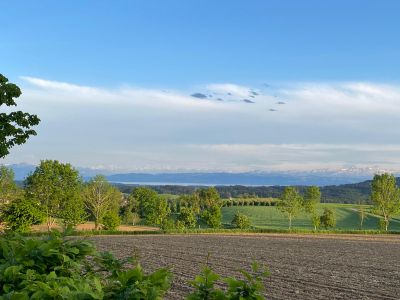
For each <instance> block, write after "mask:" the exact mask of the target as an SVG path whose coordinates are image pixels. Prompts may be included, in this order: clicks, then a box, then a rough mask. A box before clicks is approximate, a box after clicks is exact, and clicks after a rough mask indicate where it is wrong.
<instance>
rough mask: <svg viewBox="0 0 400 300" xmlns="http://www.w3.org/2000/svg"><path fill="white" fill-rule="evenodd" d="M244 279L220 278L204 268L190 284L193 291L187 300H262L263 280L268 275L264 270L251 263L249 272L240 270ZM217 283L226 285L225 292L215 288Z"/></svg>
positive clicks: (208, 268) (207, 268)
mask: <svg viewBox="0 0 400 300" xmlns="http://www.w3.org/2000/svg"><path fill="white" fill-rule="evenodd" d="M240 273H242V276H243V278H244V279H236V278H234V277H228V278H222V279H221V276H220V275H218V274H216V273H214V272H213V271H212V270H211V269H210V267H208V266H206V267H205V268H204V269H203V271H202V272H201V274H200V275H198V276H196V278H195V280H194V281H192V282H191V285H192V286H193V287H194V289H195V290H194V291H193V292H192V293H191V294H189V295H188V296H187V298H186V299H187V300H262V299H264V296H263V295H262V292H263V291H264V284H263V279H264V278H266V277H267V276H268V275H269V272H268V270H267V269H266V268H260V266H259V265H258V264H257V263H253V265H252V270H251V272H246V271H244V270H240ZM218 281H223V282H225V283H226V284H227V285H228V288H227V290H226V291H224V290H222V289H220V288H217V287H215V285H216V283H218Z"/></svg>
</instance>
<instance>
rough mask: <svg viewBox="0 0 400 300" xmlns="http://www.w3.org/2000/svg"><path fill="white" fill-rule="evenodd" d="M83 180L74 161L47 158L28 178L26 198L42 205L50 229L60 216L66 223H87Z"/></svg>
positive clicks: (26, 181)
mask: <svg viewBox="0 0 400 300" xmlns="http://www.w3.org/2000/svg"><path fill="white" fill-rule="evenodd" d="M81 188H82V180H81V178H80V176H79V172H78V171H77V170H75V169H74V168H73V167H72V166H71V165H70V164H63V163H60V162H59V161H57V160H43V161H41V163H40V165H39V166H38V167H37V168H36V169H35V171H34V172H33V173H32V174H31V175H29V176H28V177H27V178H26V180H25V191H26V197H27V198H28V199H31V200H33V201H36V203H38V204H40V206H41V208H42V210H43V212H44V213H45V215H46V224H47V228H48V230H50V227H51V226H52V225H53V224H54V222H55V220H56V219H57V218H60V219H63V222H64V224H65V225H76V224H78V223H81V222H83V220H84V216H85V211H84V206H83V201H82V197H81Z"/></svg>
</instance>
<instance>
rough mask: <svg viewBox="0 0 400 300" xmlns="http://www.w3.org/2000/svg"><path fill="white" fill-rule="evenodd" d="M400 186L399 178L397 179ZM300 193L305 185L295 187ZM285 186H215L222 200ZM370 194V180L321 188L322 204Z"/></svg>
mask: <svg viewBox="0 0 400 300" xmlns="http://www.w3.org/2000/svg"><path fill="white" fill-rule="evenodd" d="M398 183H399V184H400V178H398ZM116 185H117V187H118V188H119V189H120V190H121V191H122V192H125V193H130V192H131V191H132V189H133V188H134V187H136V186H138V185H137V184H135V185H132V184H120V183H119V184H116ZM150 187H151V188H152V189H154V190H156V191H157V192H158V193H162V194H174V195H182V194H189V193H192V192H193V191H195V190H196V189H199V188H201V186H182V185H150ZM296 187H297V189H298V190H299V191H300V192H301V193H302V192H304V189H305V188H306V186H305V185H298V186H296ZM284 188H285V186H244V185H230V186H218V185H217V186H216V189H217V190H218V192H219V194H220V195H221V197H222V198H229V197H233V198H235V197H273V198H279V197H280V196H281V195H282V192H283V190H284ZM370 192H371V180H367V181H363V182H359V183H353V184H342V185H329V186H324V187H321V194H322V199H321V201H322V202H332V203H359V202H361V203H369V201H370Z"/></svg>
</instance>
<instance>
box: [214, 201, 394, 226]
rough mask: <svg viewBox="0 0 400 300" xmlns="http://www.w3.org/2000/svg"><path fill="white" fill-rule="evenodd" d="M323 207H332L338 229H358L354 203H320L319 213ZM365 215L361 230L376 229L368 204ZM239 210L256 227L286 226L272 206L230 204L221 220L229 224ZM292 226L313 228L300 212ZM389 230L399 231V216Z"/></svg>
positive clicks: (282, 216) (223, 212)
mask: <svg viewBox="0 0 400 300" xmlns="http://www.w3.org/2000/svg"><path fill="white" fill-rule="evenodd" d="M324 207H329V208H331V209H334V211H335V213H336V221H337V223H336V227H335V229H339V230H357V229H360V219H359V213H358V207H359V206H358V205H354V204H336V203H321V204H319V205H318V213H319V214H321V213H322V211H323V209H324ZM364 207H365V210H366V212H367V213H366V217H365V219H364V223H363V227H362V229H363V230H376V229H378V222H379V217H378V216H376V215H373V214H371V213H369V210H370V206H368V205H365V206H364ZM237 211H239V212H241V213H243V214H245V215H247V216H248V217H249V218H250V220H251V224H252V226H254V227H257V228H265V229H268V228H270V229H284V228H287V227H288V221H287V218H286V216H285V215H284V214H282V213H281V212H280V211H279V210H278V209H277V208H276V207H274V206H231V207H223V208H222V215H223V216H222V222H223V223H224V224H230V222H231V220H232V219H233V216H234V215H235V213H236V212H237ZM292 226H293V228H298V229H313V227H312V224H311V220H310V216H309V215H307V214H305V213H303V212H302V213H300V214H299V215H298V216H297V217H296V218H295V219H294V220H293V223H292ZM389 230H395V231H400V217H396V218H394V219H392V220H391V221H390V226H389Z"/></svg>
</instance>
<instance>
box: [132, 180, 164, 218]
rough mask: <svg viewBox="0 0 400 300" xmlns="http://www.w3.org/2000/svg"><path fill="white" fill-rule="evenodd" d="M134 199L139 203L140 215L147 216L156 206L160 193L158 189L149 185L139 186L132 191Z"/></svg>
mask: <svg viewBox="0 0 400 300" xmlns="http://www.w3.org/2000/svg"><path fill="white" fill-rule="evenodd" d="M131 196H132V200H131V201H136V203H137V205H138V212H139V215H140V217H142V218H145V219H146V217H147V215H148V214H150V213H151V212H152V210H153V208H154V207H155V206H156V202H157V198H158V194H157V192H156V191H154V190H152V189H150V188H147V187H137V188H135V189H133V191H132V194H131Z"/></svg>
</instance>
